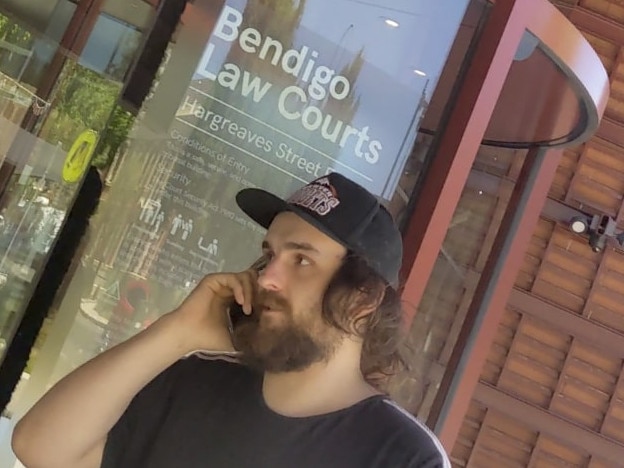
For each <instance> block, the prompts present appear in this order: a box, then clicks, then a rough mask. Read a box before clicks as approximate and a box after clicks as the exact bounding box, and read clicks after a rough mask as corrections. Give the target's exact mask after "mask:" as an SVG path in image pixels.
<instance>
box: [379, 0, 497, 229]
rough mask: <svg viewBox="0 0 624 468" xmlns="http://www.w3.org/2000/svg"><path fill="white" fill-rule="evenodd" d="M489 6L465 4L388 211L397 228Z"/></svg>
mask: <svg viewBox="0 0 624 468" xmlns="http://www.w3.org/2000/svg"><path fill="white" fill-rule="evenodd" d="M491 6H492V4H491V3H490V2H488V1H486V0H472V1H471V2H470V3H469V4H468V8H467V9H466V13H465V15H464V17H463V19H462V22H461V24H460V27H459V30H458V32H457V36H456V37H455V41H454V42H453V45H452V47H451V49H450V51H449V54H448V58H447V61H446V63H445V64H444V68H443V70H442V73H441V75H440V79H439V80H438V84H437V86H436V89H435V91H434V93H433V95H432V97H431V102H430V103H428V104H426V105H427V110H426V112H425V114H424V116H423V120H422V124H421V128H420V129H419V132H418V135H417V137H416V140H415V142H414V146H413V147H412V152H411V154H410V156H409V158H408V160H407V163H406V164H405V167H404V170H403V174H402V175H401V178H400V179H399V185H398V186H397V188H396V190H395V193H394V196H393V198H392V200H391V202H390V203H389V205H388V208H389V209H390V211H391V212H392V214H393V215H394V219H395V220H396V221H397V222H398V223H399V226H401V227H404V226H405V224H406V223H407V222H408V220H409V215H410V209H411V204H412V203H413V202H414V197H417V196H418V195H417V191H415V188H416V187H417V185H418V183H419V182H420V181H421V179H422V177H423V176H424V169H425V168H426V166H427V162H428V157H429V155H430V154H432V151H431V150H432V145H434V142H435V136H436V133H437V131H435V130H432V129H437V128H438V125H439V122H440V120H441V119H442V117H443V115H444V114H445V113H446V112H448V110H449V109H451V108H452V105H453V101H452V100H451V94H452V92H453V90H454V89H455V87H457V86H459V85H461V83H462V79H463V78H462V71H463V68H464V67H465V65H466V64H468V63H469V62H470V59H471V57H472V47H473V46H474V44H475V43H476V40H477V38H478V37H479V33H480V31H481V26H482V25H483V24H484V22H485V21H486V19H487V17H488V13H489V11H490V8H491Z"/></svg>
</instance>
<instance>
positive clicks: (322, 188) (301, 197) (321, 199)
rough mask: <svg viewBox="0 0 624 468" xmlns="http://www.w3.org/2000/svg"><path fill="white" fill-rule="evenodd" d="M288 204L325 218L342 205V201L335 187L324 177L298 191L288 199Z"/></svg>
mask: <svg viewBox="0 0 624 468" xmlns="http://www.w3.org/2000/svg"><path fill="white" fill-rule="evenodd" d="M288 203H291V204H293V205H297V206H301V207H303V208H306V209H308V210H310V211H313V212H314V213H316V214H318V215H319V216H325V215H327V214H328V213H329V212H330V211H331V210H333V209H334V208H336V207H337V206H338V205H340V200H339V199H338V197H337V196H336V190H335V189H334V187H332V185H331V184H330V183H329V180H328V179H327V178H326V177H324V178H322V179H318V180H315V181H314V182H312V183H310V184H308V185H306V186H304V187H302V188H301V189H299V190H297V191H296V192H295V193H294V194H293V195H292V196H291V197H290V198H289V199H288Z"/></svg>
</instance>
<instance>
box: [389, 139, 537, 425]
mask: <svg viewBox="0 0 624 468" xmlns="http://www.w3.org/2000/svg"><path fill="white" fill-rule="evenodd" d="M525 154H526V150H511V149H504V148H493V147H488V146H482V147H481V149H480V151H479V153H478V155H477V158H476V161H475V163H474V165H473V168H472V170H471V172H470V175H469V177H468V181H467V183H466V187H465V188H464V191H463V193H462V196H461V199H460V201H459V204H458V206H457V208H456V210H455V214H454V215H453V219H452V221H451V224H450V227H449V230H448V231H447V234H446V237H445V239H444V243H443V245H442V248H441V250H440V253H439V255H438V259H437V261H436V263H435V266H434V269H433V272H432V274H431V277H430V278H429V281H428V283H427V287H426V289H425V292H424V294H423V298H422V300H421V301H420V304H419V305H418V310H417V312H416V315H415V318H414V321H413V323H412V327H411V333H410V345H411V346H410V353H409V356H410V357H411V360H410V363H411V364H412V366H413V368H412V369H411V371H410V372H409V373H408V374H406V375H404V376H401V377H400V378H399V379H397V381H396V383H395V386H396V391H395V394H396V397H397V399H398V400H399V401H400V402H401V403H403V404H404V405H405V406H406V408H408V409H410V410H411V411H413V412H414V414H417V415H418V416H419V417H420V418H422V419H426V418H427V416H428V414H429V410H430V407H431V404H432V402H433V399H434V397H435V395H436V392H437V390H438V385H439V384H440V381H441V379H442V376H443V373H444V370H445V368H446V365H447V364H448V360H449V358H450V355H451V352H452V350H453V346H454V345H455V341H456V339H457V336H458V333H459V330H460V329H461V325H462V323H463V320H464V317H465V314H466V312H467V309H468V307H469V305H470V302H471V299H472V296H473V294H474V291H475V288H476V286H477V284H478V282H479V279H480V277H481V273H482V271H483V268H484V266H485V262H486V260H487V258H488V256H489V254H490V251H491V248H492V245H493V242H494V239H495V237H496V235H497V233H498V230H499V227H500V223H501V221H502V218H503V215H504V214H505V211H506V210H507V208H508V202H509V198H510V196H511V193H512V191H513V189H514V186H515V182H516V180H517V176H518V173H519V170H520V168H521V166H522V163H523V162H524V157H525Z"/></svg>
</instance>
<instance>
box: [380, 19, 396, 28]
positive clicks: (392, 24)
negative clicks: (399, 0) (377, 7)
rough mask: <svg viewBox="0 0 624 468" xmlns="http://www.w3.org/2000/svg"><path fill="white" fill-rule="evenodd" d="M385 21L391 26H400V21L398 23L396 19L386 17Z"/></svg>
mask: <svg viewBox="0 0 624 468" xmlns="http://www.w3.org/2000/svg"><path fill="white" fill-rule="evenodd" d="M384 22H385V23H386V24H387V25H388V26H390V27H391V28H398V27H399V23H397V22H396V21H394V20H393V19H390V18H386V19H385V20H384Z"/></svg>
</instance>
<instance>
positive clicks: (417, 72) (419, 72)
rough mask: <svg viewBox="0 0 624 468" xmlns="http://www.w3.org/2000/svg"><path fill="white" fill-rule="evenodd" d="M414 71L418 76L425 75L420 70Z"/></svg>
mask: <svg viewBox="0 0 624 468" xmlns="http://www.w3.org/2000/svg"><path fill="white" fill-rule="evenodd" d="M414 73H416V74H417V75H418V76H427V74H426V73H425V72H424V71H422V70H414Z"/></svg>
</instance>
